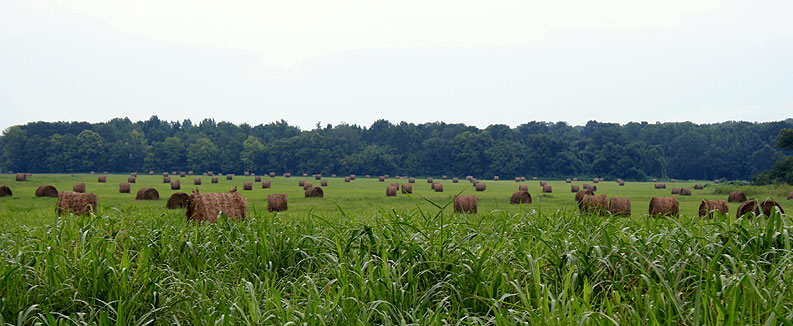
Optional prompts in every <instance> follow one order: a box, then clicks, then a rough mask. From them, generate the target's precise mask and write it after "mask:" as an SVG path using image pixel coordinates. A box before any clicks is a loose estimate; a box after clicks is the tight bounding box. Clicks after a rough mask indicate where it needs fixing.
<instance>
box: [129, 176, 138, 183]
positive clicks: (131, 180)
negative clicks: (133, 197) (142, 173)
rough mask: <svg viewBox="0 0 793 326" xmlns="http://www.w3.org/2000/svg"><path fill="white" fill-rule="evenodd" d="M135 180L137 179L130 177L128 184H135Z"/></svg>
mask: <svg viewBox="0 0 793 326" xmlns="http://www.w3.org/2000/svg"><path fill="white" fill-rule="evenodd" d="M135 180H137V177H128V178H127V182H129V183H135Z"/></svg>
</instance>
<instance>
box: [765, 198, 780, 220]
mask: <svg viewBox="0 0 793 326" xmlns="http://www.w3.org/2000/svg"><path fill="white" fill-rule="evenodd" d="M760 208H761V209H762V210H763V214H764V215H765V216H771V214H773V213H774V212H776V208H778V209H779V213H780V214H785V210H784V209H782V205H780V204H779V203H778V202H776V201H775V200H770V199H769V200H764V201H761V202H760Z"/></svg>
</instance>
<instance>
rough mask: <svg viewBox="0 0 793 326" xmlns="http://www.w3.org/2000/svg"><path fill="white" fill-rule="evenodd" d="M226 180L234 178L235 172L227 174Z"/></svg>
mask: <svg viewBox="0 0 793 326" xmlns="http://www.w3.org/2000/svg"><path fill="white" fill-rule="evenodd" d="M226 180H234V175H233V174H226Z"/></svg>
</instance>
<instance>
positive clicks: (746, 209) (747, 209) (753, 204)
mask: <svg viewBox="0 0 793 326" xmlns="http://www.w3.org/2000/svg"><path fill="white" fill-rule="evenodd" d="M736 213H737V215H736V217H743V216H744V215H746V214H752V213H754V215H760V209H759V208H758V207H757V201H756V200H747V201H744V202H743V203H741V204H740V205H738V211H737V212H736ZM747 217H749V218H751V217H752V215H749V216H747Z"/></svg>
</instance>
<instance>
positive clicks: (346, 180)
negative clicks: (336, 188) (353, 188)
mask: <svg viewBox="0 0 793 326" xmlns="http://www.w3.org/2000/svg"><path fill="white" fill-rule="evenodd" d="M350 180H352V178H350V177H344V182H350Z"/></svg>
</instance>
